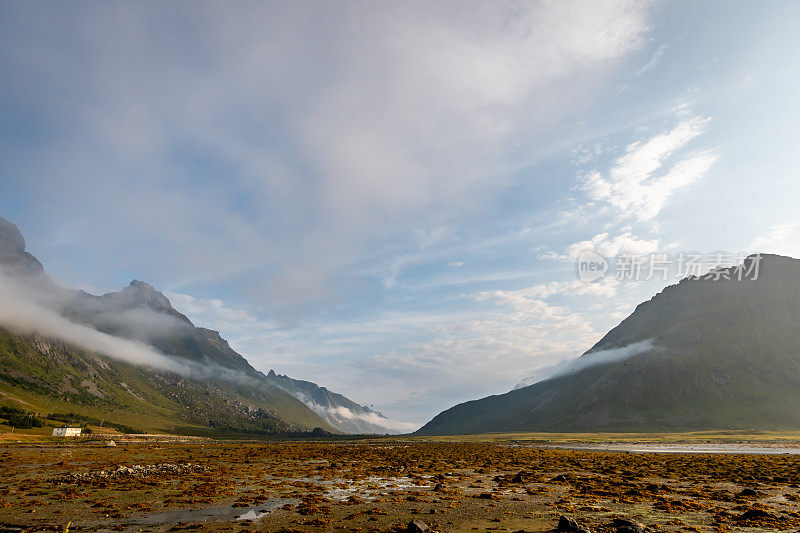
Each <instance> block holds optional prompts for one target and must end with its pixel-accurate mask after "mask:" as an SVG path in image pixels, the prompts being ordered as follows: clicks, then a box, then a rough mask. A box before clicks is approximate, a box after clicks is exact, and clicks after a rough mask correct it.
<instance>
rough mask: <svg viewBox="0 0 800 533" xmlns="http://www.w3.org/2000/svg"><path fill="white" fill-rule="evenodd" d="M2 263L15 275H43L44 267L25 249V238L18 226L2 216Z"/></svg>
mask: <svg viewBox="0 0 800 533" xmlns="http://www.w3.org/2000/svg"><path fill="white" fill-rule="evenodd" d="M0 265H1V266H4V267H6V269H7V270H10V273H11V274H13V275H20V274H21V275H24V276H42V275H44V268H43V267H42V264H41V263H40V262H39V260H38V259H36V258H35V257H34V256H33V255H31V254H29V253H28V252H26V251H25V238H24V237H23V236H22V232H21V231H20V230H19V228H18V227H17V226H15V225H14V224H12V223H11V222H9V221H8V220H6V219H4V218H2V217H0Z"/></svg>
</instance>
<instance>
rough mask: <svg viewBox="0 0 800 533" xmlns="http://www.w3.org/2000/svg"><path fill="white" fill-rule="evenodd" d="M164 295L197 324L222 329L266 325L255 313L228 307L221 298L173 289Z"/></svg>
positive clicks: (229, 329) (230, 329)
mask: <svg viewBox="0 0 800 533" xmlns="http://www.w3.org/2000/svg"><path fill="white" fill-rule="evenodd" d="M164 295H165V296H166V297H167V298H169V300H170V302H171V303H172V306H173V307H174V308H175V309H177V310H178V311H180V312H181V313H183V314H185V315H186V316H188V317H189V319H190V320H191V321H192V322H193V323H194V324H195V325H196V326H200V327H204V328H208V329H215V330H220V331H232V330H237V329H241V328H242V327H243V326H246V325H252V324H256V323H258V326H259V327H260V328H263V327H264V323H262V322H260V320H259V318H258V317H257V316H256V315H254V314H253V313H251V312H249V311H246V310H244V309H234V308H231V307H227V306H226V305H225V303H224V302H223V301H222V300H220V299H219V298H200V297H196V296H190V295H188V294H181V293H177V292H171V291H165V292H164Z"/></svg>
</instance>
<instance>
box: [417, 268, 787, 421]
mask: <svg viewBox="0 0 800 533" xmlns="http://www.w3.org/2000/svg"><path fill="white" fill-rule="evenodd" d="M745 266H748V265H745ZM715 278H719V279H715ZM726 278H730V279H726ZM643 342H648V344H649V345H651V346H652V347H651V348H650V349H648V350H645V351H642V352H640V353H637V354H636V355H633V356H631V357H628V358H625V359H622V360H618V361H615V362H609V363H605V364H597V365H595V366H590V365H584V366H588V368H584V369H583V370H580V371H577V372H574V373H570V374H567V375H562V376H559V377H554V378H552V379H548V380H546V381H542V382H539V383H536V384H533V385H530V386H527V387H523V388H520V389H517V390H514V391H511V392H510V393H507V394H502V395H498V396H490V397H488V398H483V399H481V400H475V401H471V402H466V403H464V404H460V405H457V406H455V407H453V408H451V409H448V410H447V411H444V412H443V413H441V414H439V415H437V416H436V417H435V418H434V419H433V420H431V421H430V422H429V423H428V424H426V425H425V426H424V427H423V428H421V429H420V430H419V433H420V434H428V435H432V434H458V433H476V432H492V431H599V430H607V431H658V430H687V429H787V428H797V427H798V426H800V261H798V260H797V259H792V258H788V257H782V256H776V255H762V256H761V262H760V266H759V275H758V278H757V279H755V280H753V279H752V278H744V279H741V280H740V279H738V277H737V275H736V272H735V271H733V270H731V271H729V272H728V273H727V274H726V275H723V276H708V277H704V278H700V279H695V278H692V279H686V280H683V281H681V282H680V283H678V284H677V285H673V286H670V287H667V288H666V289H664V291H662V292H661V293H659V294H658V295H656V296H654V297H653V298H652V299H651V300H649V301H647V302H644V303H642V304H640V305H639V306H638V307H637V308H636V310H635V311H634V312H633V313H632V314H631V315H630V316H629V317H628V318H626V319H625V320H623V321H622V322H621V323H620V324H619V325H618V326H617V327H615V328H614V329H612V330H611V331H609V332H608V334H606V335H605V336H604V337H603V338H602V339H601V340H600V341H599V342H598V343H597V344H596V345H595V346H593V347H592V348H591V349H590V350H588V351H587V352H586V353H585V354H584V355H583V356H581V357H582V359H586V360H588V361H591V359H592V358H593V357H601V356H600V355H599V354H601V353H603V352H605V351H607V350H612V349H620V348H624V347H627V346H631V345H634V344H636V343H643Z"/></svg>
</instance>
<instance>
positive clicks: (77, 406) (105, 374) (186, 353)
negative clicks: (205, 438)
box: [0, 218, 386, 434]
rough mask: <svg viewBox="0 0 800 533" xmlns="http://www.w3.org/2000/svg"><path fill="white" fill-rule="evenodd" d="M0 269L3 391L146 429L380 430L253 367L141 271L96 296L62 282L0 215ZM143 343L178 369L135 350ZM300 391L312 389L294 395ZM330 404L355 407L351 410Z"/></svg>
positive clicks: (53, 408)
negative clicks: (146, 361) (195, 321)
mask: <svg viewBox="0 0 800 533" xmlns="http://www.w3.org/2000/svg"><path fill="white" fill-rule="evenodd" d="M0 281H2V282H3V284H2V285H0V403H11V404H13V406H14V407H18V408H23V409H26V410H29V411H36V412H41V413H43V414H44V413H48V412H49V413H73V414H78V415H80V416H87V417H90V418H93V419H98V420H105V421H109V422H113V423H116V424H121V425H126V426H130V427H133V428H139V429H144V430H162V431H172V430H174V431H182V432H195V433H198V432H199V433H202V432H208V431H214V432H226V433H242V434H272V433H281V432H296V431H309V430H312V429H314V428H322V429H324V430H330V431H339V432H348V433H353V432H360V431H363V432H366V433H374V432H380V433H384V432H386V428H385V427H383V426H377V425H371V424H369V423H367V421H366V419H364V420H363V423H358V422H356V421H355V420H358V417H359V416H361V415H365V414H367V413H365V412H363V408H361V407H360V406H358V405H357V404H355V403H354V402H351V401H350V400H348V399H347V398H345V397H344V396H341V395H339V394H335V393H331V392H329V391H327V390H326V389H323V388H319V387H317V386H316V385H315V384H313V383H310V382H296V381H295V380H291V378H288V377H285V376H282V377H281V378H280V379H278V378H277V377H276V376H274V375H273V376H271V377H269V376H265V375H264V374H262V373H261V372H258V371H257V370H255V369H254V368H253V367H252V366H251V365H250V364H249V363H248V362H247V360H246V359H245V358H244V357H242V356H241V355H239V354H238V353H237V352H236V351H235V350H233V349H232V348H231V347H230V346H229V345H228V342H227V341H226V340H225V339H223V338H222V337H221V336H220V334H219V333H218V332H216V331H213V330H209V329H205V328H200V327H195V326H194V324H192V322H191V321H190V320H189V319H188V318H187V317H186V316H185V315H183V314H182V313H180V312H179V311H177V310H176V309H174V308H173V307H172V304H171V303H170V301H169V299H167V297H166V296H164V295H163V294H162V293H161V292H159V291H158V290H156V289H154V288H153V287H151V286H150V285H148V284H147V283H144V282H142V281H138V280H134V281H132V282H131V283H130V285H129V286H128V287H125V288H124V289H123V290H121V291H119V292H112V293H108V294H104V295H102V296H95V295H91V294H88V293H86V292H83V291H71V290H68V289H64V288H61V287H58V286H57V285H56V284H54V283H53V282H52V281H51V280H50V278H49V277H47V275H46V274H45V273H44V269H43V268H42V265H41V263H39V261H38V260H37V259H36V258H35V257H34V256H32V255H31V254H29V253H28V252H26V251H25V240H24V238H23V237H22V234H21V233H20V231H19V229H18V228H17V227H16V226H14V225H13V224H11V223H10V222H8V221H6V220H4V219H2V218H0ZM23 308H24V309H23ZM23 310H24V311H25V313H27V314H26V315H25V318H20V313H21V312H22V311H23ZM4 317H5V319H6V320H5V321H4V320H3V318H4ZM54 332H55V333H59V335H57V334H55V333H54ZM67 334H68V335H67ZM65 336H68V338H66V339H65V338H64V337H65ZM120 339H122V344H120V341H119V340H120ZM98 345H101V346H102V347H105V350H100V349H99V348H97V347H96V346H98ZM152 349H155V351H154V352H153V350H152ZM117 350H119V351H120V353H116V351H117ZM125 350H127V352H130V353H129V354H128V353H127V352H126V355H124V356H123V354H122V351H125ZM142 350H144V351H146V352H147V353H150V352H153V353H154V354H155V355H154V356H153V357H162V358H163V359H164V360H165V361H168V362H169V363H170V365H172V364H173V363H174V365H175V369H174V370H173V369H172V367H171V366H170V367H168V368H164V367H161V368H159V367H158V366H157V365H155V366H154V365H152V364H144V363H142V362H140V361H137V360H136V357H137V354H138V353H139V352H141V351H142ZM147 353H146V354H145V355H147ZM107 356H110V357H107ZM292 383H294V384H295V385H293V384H292ZM314 387H317V389H318V390H319V391H325V393H326V394H319V393H314ZM300 391H308V393H307V394H306V393H304V395H303V396H302V398H301V396H300V394H299V392H300ZM316 399H319V400H320V401H321V402H322V403H321V404H319V405H317V404H316V403H315V402H316ZM328 409H334V410H335V409H340V412H342V413H345V414H347V413H348V412H352V413H353V414H354V416H353V420H350V419H347V417H342V418H341V419H339V418H337V417H336V416H331V415H330V414H329V413H328V412H327V411H326V410H328ZM348 410H350V411H348ZM378 416H382V415H379V414H378ZM362 418H363V417H362ZM379 421H380V420H379Z"/></svg>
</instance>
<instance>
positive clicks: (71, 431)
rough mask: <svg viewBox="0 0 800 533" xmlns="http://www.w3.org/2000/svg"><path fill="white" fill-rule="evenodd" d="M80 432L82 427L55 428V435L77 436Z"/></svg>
mask: <svg viewBox="0 0 800 533" xmlns="http://www.w3.org/2000/svg"><path fill="white" fill-rule="evenodd" d="M80 434H81V428H70V427H67V426H63V427H60V428H53V436H54V437H77V436H78V435H80Z"/></svg>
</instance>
